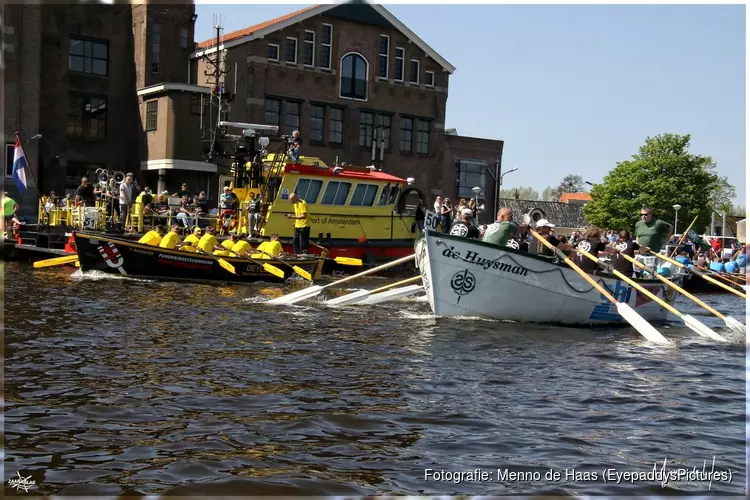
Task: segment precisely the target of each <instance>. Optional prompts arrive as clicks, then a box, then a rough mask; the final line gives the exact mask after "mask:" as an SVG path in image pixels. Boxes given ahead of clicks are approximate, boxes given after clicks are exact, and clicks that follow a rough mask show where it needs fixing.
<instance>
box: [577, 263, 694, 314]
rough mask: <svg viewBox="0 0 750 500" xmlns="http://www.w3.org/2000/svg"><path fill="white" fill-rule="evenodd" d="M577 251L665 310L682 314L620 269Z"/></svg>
mask: <svg viewBox="0 0 750 500" xmlns="http://www.w3.org/2000/svg"><path fill="white" fill-rule="evenodd" d="M577 251H578V253H580V254H581V255H583V256H584V257H586V258H589V259H591V260H593V261H594V262H596V263H597V264H599V265H601V266H603V267H604V268H605V269H607V271H609V272H610V273H611V274H613V275H614V276H617V277H618V278H620V279H621V280H622V281H624V282H625V283H627V284H628V285H630V286H632V287H633V288H635V289H636V290H638V291H639V292H641V293H642V294H643V295H645V296H646V297H648V298H650V299H651V300H653V301H654V302H656V303H657V304H659V305H660V306H662V307H663V308H664V309H666V310H667V311H669V312H671V313H672V314H674V315H675V316H677V317H678V318H682V316H683V315H682V313H681V312H680V311H678V310H677V309H675V308H674V307H672V306H670V305H669V304H667V303H666V302H664V301H663V300H661V299H660V298H659V297H657V296H656V295H654V294H653V293H651V292H649V291H648V290H646V289H645V288H643V287H642V286H641V285H639V284H638V283H636V282H635V281H633V280H631V279H630V278H628V277H627V276H625V275H624V274H622V273H621V272H620V271H618V270H617V269H615V268H614V267H612V266H611V265H609V264H607V263H606V262H604V261H603V260H601V259H598V258H596V257H594V256H593V255H591V254H590V253H588V252H587V251H585V250H581V249H577Z"/></svg>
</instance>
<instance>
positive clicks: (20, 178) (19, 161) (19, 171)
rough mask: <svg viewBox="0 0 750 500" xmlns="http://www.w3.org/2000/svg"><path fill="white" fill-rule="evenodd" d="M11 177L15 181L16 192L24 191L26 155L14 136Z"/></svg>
mask: <svg viewBox="0 0 750 500" xmlns="http://www.w3.org/2000/svg"><path fill="white" fill-rule="evenodd" d="M13 179H15V181H16V187H17V188H18V192H19V193H20V194H21V195H23V193H25V192H26V156H25V155H24V154H23V148H22V147H21V141H19V140H18V137H16V149H15V151H14V152H13Z"/></svg>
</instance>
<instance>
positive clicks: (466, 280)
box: [451, 269, 477, 304]
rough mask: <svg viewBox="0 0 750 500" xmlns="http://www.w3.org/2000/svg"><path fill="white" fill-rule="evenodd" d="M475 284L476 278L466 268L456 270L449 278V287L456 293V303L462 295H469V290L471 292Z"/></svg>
mask: <svg viewBox="0 0 750 500" xmlns="http://www.w3.org/2000/svg"><path fill="white" fill-rule="evenodd" d="M476 286H477V279H476V277H475V276H474V274H472V272H471V271H469V270H468V269H464V270H463V271H458V272H457V273H456V274H454V275H453V277H452V278H451V288H452V289H453V291H454V292H456V295H458V300H456V304H458V303H459V302H461V297H463V296H464V295H469V294H470V293H471V292H473V291H474V288H476Z"/></svg>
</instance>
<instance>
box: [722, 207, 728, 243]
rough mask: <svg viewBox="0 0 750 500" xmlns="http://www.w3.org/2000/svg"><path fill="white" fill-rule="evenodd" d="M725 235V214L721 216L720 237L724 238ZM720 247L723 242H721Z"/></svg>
mask: <svg viewBox="0 0 750 500" xmlns="http://www.w3.org/2000/svg"><path fill="white" fill-rule="evenodd" d="M726 235H727V214H721V237H722V238H724V237H725V236H726ZM721 243H722V245H723V244H724V242H723V241H722V242H721Z"/></svg>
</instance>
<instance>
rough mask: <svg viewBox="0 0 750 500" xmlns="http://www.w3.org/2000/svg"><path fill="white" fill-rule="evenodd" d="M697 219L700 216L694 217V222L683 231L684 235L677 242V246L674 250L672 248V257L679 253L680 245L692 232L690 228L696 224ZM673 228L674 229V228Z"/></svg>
mask: <svg viewBox="0 0 750 500" xmlns="http://www.w3.org/2000/svg"><path fill="white" fill-rule="evenodd" d="M697 220H698V216H697V215H696V216H695V219H693V222H691V223H690V225H689V226H688V228H687V230H686V231H683V232H682V236H681V237H680V241H679V242H678V243H677V246H676V247H674V250H672V255H670V257H674V254H676V253H677V249H678V248H680V245H682V242H683V241H685V237H686V236H687V235H688V233H689V232H690V230H691V229H692V228H693V224H695V221H697ZM672 229H674V228H672Z"/></svg>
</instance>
